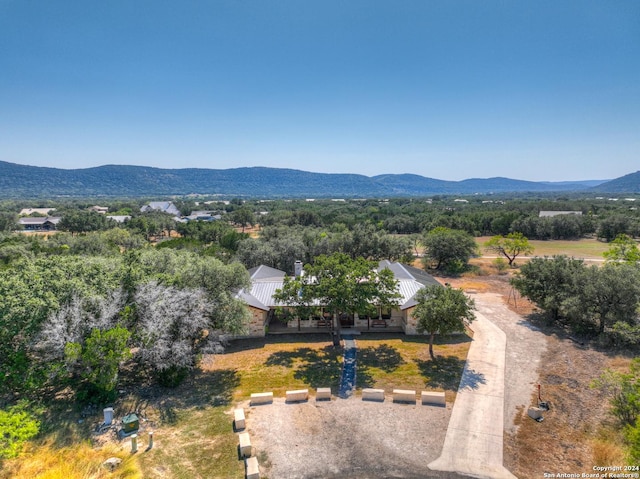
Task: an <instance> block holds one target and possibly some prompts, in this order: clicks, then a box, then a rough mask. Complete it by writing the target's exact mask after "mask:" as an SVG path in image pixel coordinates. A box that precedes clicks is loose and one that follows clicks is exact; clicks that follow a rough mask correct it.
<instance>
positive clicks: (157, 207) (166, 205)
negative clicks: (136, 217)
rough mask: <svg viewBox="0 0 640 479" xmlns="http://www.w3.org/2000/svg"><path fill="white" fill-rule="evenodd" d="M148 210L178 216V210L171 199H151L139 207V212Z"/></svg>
mask: <svg viewBox="0 0 640 479" xmlns="http://www.w3.org/2000/svg"><path fill="white" fill-rule="evenodd" d="M148 211H162V212H163V213H168V214H170V215H174V216H180V210H179V209H178V208H177V207H176V205H174V204H173V203H172V202H171V201H152V202H150V203H149V204H146V205H144V206H143V207H142V208H140V213H147V212H148Z"/></svg>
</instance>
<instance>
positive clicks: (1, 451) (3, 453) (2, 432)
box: [0, 406, 40, 459]
mask: <svg viewBox="0 0 640 479" xmlns="http://www.w3.org/2000/svg"><path fill="white" fill-rule="evenodd" d="M39 431H40V422H39V421H38V420H37V419H36V418H34V417H33V416H32V415H31V414H29V413H28V412H27V411H25V410H24V409H23V408H22V407H21V406H14V407H12V408H9V409H8V410H6V411H3V410H1V409H0V458H3V459H9V458H12V457H16V456H17V455H18V454H20V452H21V451H22V446H23V444H24V443H25V442H26V441H28V440H29V439H31V438H33V437H35V436H36V435H37V434H38V432H39Z"/></svg>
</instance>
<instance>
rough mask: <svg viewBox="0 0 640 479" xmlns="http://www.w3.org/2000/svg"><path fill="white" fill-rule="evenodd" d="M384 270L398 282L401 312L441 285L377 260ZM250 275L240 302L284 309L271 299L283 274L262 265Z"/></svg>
mask: <svg viewBox="0 0 640 479" xmlns="http://www.w3.org/2000/svg"><path fill="white" fill-rule="evenodd" d="M385 268H388V269H389V270H391V272H392V273H393V275H394V277H395V278H396V280H397V281H398V292H399V293H400V296H401V298H400V309H401V310H404V309H407V308H411V307H413V306H415V305H416V304H417V302H416V300H415V299H414V297H415V295H416V293H417V292H418V291H420V290H421V289H422V288H424V287H425V286H430V285H434V284H437V285H440V283H439V282H438V281H437V280H436V279H435V278H434V277H433V276H431V275H430V274H428V273H426V272H424V271H422V270H420V269H418V268H414V267H413V266H409V265H406V264H401V263H395V262H391V261H387V260H383V261H380V263H379V265H378V271H382V270H383V269H385ZM249 274H250V276H251V287H250V288H248V289H246V290H244V289H243V290H241V291H240V292H239V293H238V297H239V298H241V299H243V300H244V301H245V302H246V303H247V304H248V305H249V306H253V307H255V308H258V309H263V310H265V311H266V310H269V309H270V308H273V307H277V306H285V304H283V303H280V302H277V301H275V300H274V299H273V295H274V294H275V292H276V289H282V287H283V285H284V277H285V272H284V271H280V270H278V269H275V268H271V267H269V266H265V265H261V266H258V267H255V268H251V269H250V270H249ZM318 306H320V305H318Z"/></svg>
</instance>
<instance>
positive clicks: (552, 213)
mask: <svg viewBox="0 0 640 479" xmlns="http://www.w3.org/2000/svg"><path fill="white" fill-rule="evenodd" d="M560 215H578V216H582V211H540V213H539V214H538V217H539V218H551V217H552V216H560Z"/></svg>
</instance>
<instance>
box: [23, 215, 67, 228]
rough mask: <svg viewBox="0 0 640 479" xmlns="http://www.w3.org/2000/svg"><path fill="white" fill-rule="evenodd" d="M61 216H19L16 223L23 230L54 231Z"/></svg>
mask: <svg viewBox="0 0 640 479" xmlns="http://www.w3.org/2000/svg"><path fill="white" fill-rule="evenodd" d="M61 219H62V218H60V217H57V216H46V217H43V216H40V217H35V218H31V217H25V218H20V219H19V220H18V223H19V224H20V225H21V226H22V227H23V228H24V230H25V231H55V230H56V229H57V225H58V223H60V220H61Z"/></svg>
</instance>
